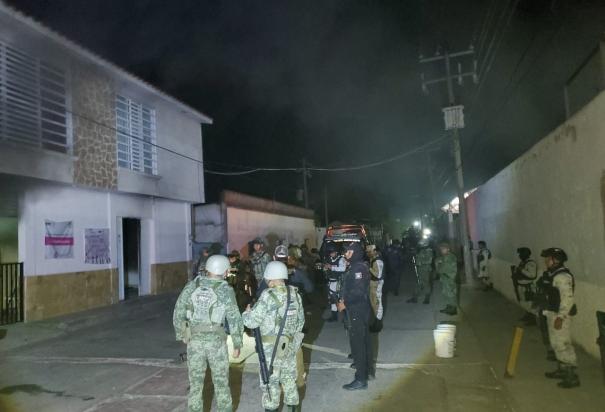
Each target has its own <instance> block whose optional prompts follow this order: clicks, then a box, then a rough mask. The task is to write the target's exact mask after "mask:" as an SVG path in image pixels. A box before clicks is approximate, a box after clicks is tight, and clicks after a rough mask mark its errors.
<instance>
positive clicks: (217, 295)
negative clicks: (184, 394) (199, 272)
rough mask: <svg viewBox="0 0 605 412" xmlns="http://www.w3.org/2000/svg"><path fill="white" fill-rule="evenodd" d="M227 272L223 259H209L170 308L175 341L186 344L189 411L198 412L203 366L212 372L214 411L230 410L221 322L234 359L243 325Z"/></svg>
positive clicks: (200, 405)
mask: <svg viewBox="0 0 605 412" xmlns="http://www.w3.org/2000/svg"><path fill="white" fill-rule="evenodd" d="M228 270H229V259H227V257H225V256H222V255H214V256H210V257H209V258H208V260H207V261H206V271H205V273H206V276H197V277H196V278H195V279H194V280H192V281H191V282H189V283H188V284H187V285H186V286H185V288H184V289H183V291H182V292H181V294H180V295H179V298H178V300H177V302H176V306H175V307H174V314H173V325H174V331H175V333H176V339H177V340H182V341H183V342H184V343H186V344H187V366H188V369H189V401H188V405H189V409H188V410H189V411H190V412H198V411H202V408H203V404H204V402H203V398H202V394H203V386H204V378H205V376H206V366H207V365H209V366H210V370H211V371H212V382H213V383H214V392H215V395H216V403H217V406H218V410H219V411H221V412H228V411H231V410H232V400H231V391H230V389H229V355H228V354H227V335H226V333H225V328H224V324H225V320H227V322H228V323H229V330H230V333H231V338H232V339H233V347H234V351H233V357H235V358H237V357H239V353H240V348H241V347H242V331H243V325H242V317H241V315H240V313H239V310H238V308H237V304H236V301H235V294H234V292H233V289H232V288H231V287H230V286H229V285H228V284H227V282H226V281H225V280H224V277H225V276H226V275H227V271H228Z"/></svg>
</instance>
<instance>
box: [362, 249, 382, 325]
mask: <svg viewBox="0 0 605 412" xmlns="http://www.w3.org/2000/svg"><path fill="white" fill-rule="evenodd" d="M366 253H367V255H368V257H369V258H370V303H371V305H372V310H373V312H374V317H375V318H376V320H378V321H380V320H382V315H383V313H384V307H383V305H382V288H383V285H384V262H383V260H382V256H381V255H380V252H379V251H378V250H376V245H368V246H366Z"/></svg>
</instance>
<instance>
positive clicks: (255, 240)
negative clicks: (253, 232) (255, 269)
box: [252, 237, 265, 245]
mask: <svg viewBox="0 0 605 412" xmlns="http://www.w3.org/2000/svg"><path fill="white" fill-rule="evenodd" d="M252 244H253V245H264V244H265V241H264V240H262V239H261V238H260V237H257V238H255V239H254V240H253V241H252Z"/></svg>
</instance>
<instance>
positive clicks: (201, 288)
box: [189, 278, 225, 332]
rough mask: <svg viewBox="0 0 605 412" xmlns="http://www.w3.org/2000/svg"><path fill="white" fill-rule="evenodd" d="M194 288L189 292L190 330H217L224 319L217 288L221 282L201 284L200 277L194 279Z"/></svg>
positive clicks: (221, 325) (222, 305) (222, 306)
mask: <svg viewBox="0 0 605 412" xmlns="http://www.w3.org/2000/svg"><path fill="white" fill-rule="evenodd" d="M195 283H196V288H195V290H194V291H193V293H192V294H191V307H190V310H191V314H190V317H189V321H190V322H191V327H192V330H194V331H198V332H218V331H220V330H222V327H223V323H224V321H225V306H224V304H223V303H222V302H219V298H218V293H217V291H218V289H219V288H220V287H221V286H222V282H213V284H212V285H202V284H201V279H200V278H198V279H196V281H195Z"/></svg>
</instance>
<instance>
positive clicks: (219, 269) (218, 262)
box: [206, 255, 231, 276]
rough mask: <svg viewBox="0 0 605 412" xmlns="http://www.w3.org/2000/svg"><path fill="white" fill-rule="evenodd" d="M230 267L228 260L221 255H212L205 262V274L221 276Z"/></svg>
mask: <svg viewBox="0 0 605 412" xmlns="http://www.w3.org/2000/svg"><path fill="white" fill-rule="evenodd" d="M230 267H231V264H230V263H229V259H227V257H226V256H223V255H212V256H210V257H209V258H208V260H207V261H206V272H208V273H211V274H213V275H216V276H223V275H224V274H225V272H227V270H229V268H230Z"/></svg>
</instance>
